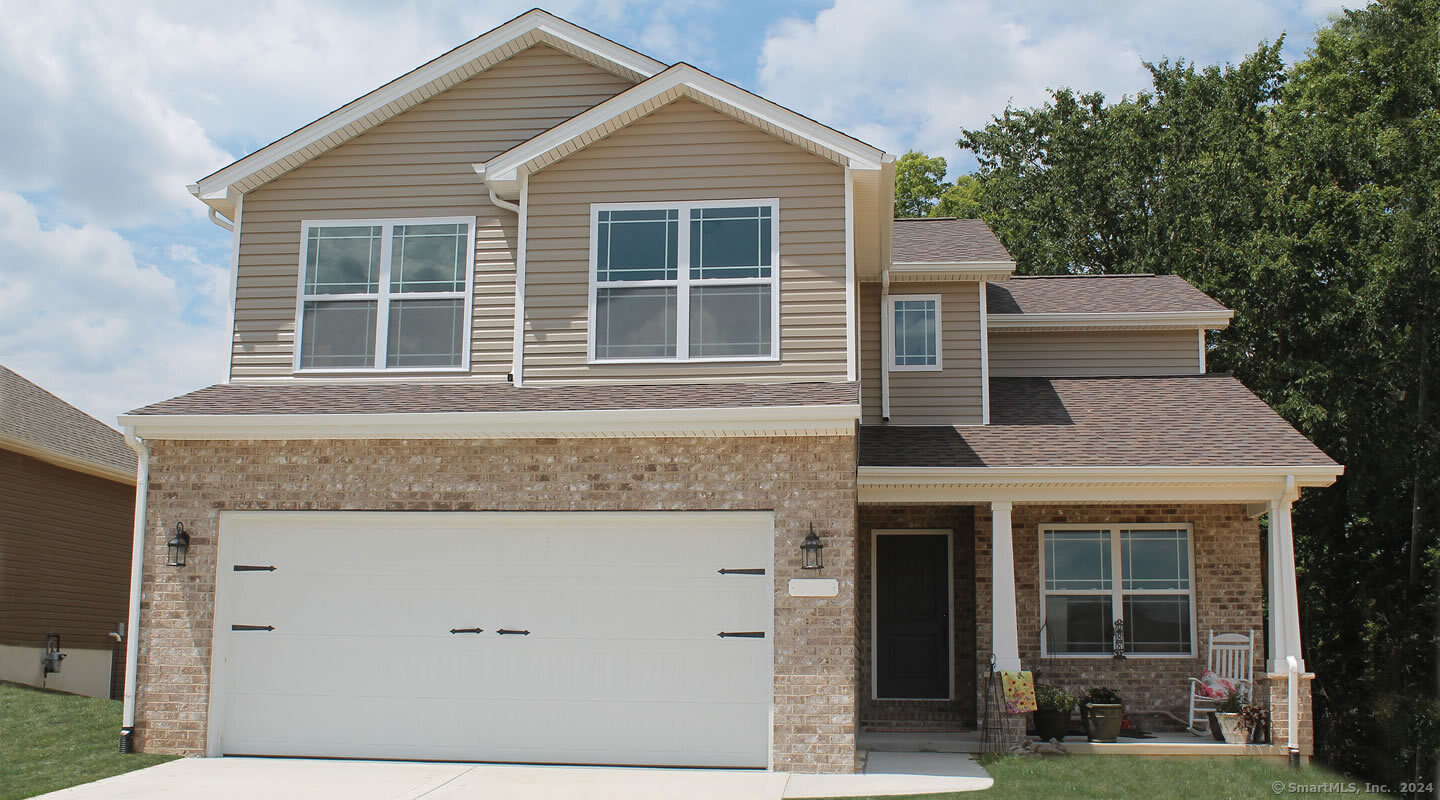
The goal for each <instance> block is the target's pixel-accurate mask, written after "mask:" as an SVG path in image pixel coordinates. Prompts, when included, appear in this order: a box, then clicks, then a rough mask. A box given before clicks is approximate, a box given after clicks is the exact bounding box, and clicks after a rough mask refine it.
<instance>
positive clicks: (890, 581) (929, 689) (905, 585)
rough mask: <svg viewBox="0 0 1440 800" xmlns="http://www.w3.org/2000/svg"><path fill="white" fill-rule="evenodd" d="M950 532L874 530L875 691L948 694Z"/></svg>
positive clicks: (925, 696)
mask: <svg viewBox="0 0 1440 800" xmlns="http://www.w3.org/2000/svg"><path fill="white" fill-rule="evenodd" d="M950 562H951V553H950V532H949V531H914V532H911V531H876V533H875V572H874V575H875V665H874V668H875V696H876V697H877V698H878V699H884V700H947V699H950V693H951V686H950V683H951V681H950V672H951V663H952V661H953V659H952V657H951V653H950V627H951V626H950V586H951V575H950Z"/></svg>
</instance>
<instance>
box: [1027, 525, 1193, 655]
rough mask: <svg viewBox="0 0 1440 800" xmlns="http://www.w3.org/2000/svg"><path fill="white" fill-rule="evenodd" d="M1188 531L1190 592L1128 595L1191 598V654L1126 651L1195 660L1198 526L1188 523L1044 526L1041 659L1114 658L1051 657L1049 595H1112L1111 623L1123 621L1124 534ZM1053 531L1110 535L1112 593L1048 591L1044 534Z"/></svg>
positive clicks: (1040, 540) (1041, 536)
mask: <svg viewBox="0 0 1440 800" xmlns="http://www.w3.org/2000/svg"><path fill="white" fill-rule="evenodd" d="M1181 530H1183V531H1185V550H1186V552H1185V555H1186V560H1187V561H1188V562H1189V567H1190V575H1189V578H1190V588H1189V589H1147V590H1145V591H1134V590H1132V591H1130V592H1128V594H1143V595H1176V596H1186V597H1189V598H1190V650H1189V651H1188V652H1184V653H1131V652H1129V651H1126V653H1125V657H1126V658H1195V657H1196V648H1197V647H1198V646H1199V644H1198V642H1197V641H1196V640H1197V639H1198V638H1199V633H1198V632H1197V625H1196V623H1197V619H1196V617H1197V615H1196V609H1195V526H1194V525H1193V524H1191V523H1188V522H1121V523H1103V524H1085V523H1078V522H1077V523H1063V524H1059V523H1057V524H1053V525H1041V526H1040V530H1039V533H1038V534H1037V536H1036V539H1037V543H1038V545H1039V548H1040V560H1039V563H1040V575H1039V579H1040V580H1039V584H1040V656H1041V657H1042V658H1052V657H1053V658H1113V657H1114V653H1113V652H1111V651H1108V650H1107V651H1106V652H1104V653H1055V654H1053V655H1052V654H1051V653H1050V647H1049V644H1048V643H1047V639H1048V637H1047V636H1046V631H1047V630H1048V628H1047V627H1046V625H1045V598H1046V596H1047V595H1051V594H1056V595H1110V597H1111V600H1110V613H1111V615H1112V616H1111V622H1112V623H1113V622H1114V620H1116V619H1123V618H1124V616H1125V595H1126V594H1127V592H1126V591H1125V590H1124V588H1123V587H1124V575H1123V574H1122V572H1121V568H1122V567H1123V565H1124V559H1123V557H1122V554H1121V553H1122V548H1121V544H1120V532H1121V531H1181ZM1050 531H1107V532H1109V534H1110V578H1111V585H1110V588H1109V589H1063V590H1061V589H1057V590H1055V591H1049V590H1047V589H1046V588H1045V534H1046V533H1048V532H1050Z"/></svg>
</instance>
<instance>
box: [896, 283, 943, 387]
mask: <svg viewBox="0 0 1440 800" xmlns="http://www.w3.org/2000/svg"><path fill="white" fill-rule="evenodd" d="M911 300H920V301H924V302H931V303H934V304H935V363H934V364H896V363H895V304H896V303H897V302H908V301H911ZM884 313H885V318H884V320H882V324H883V325H885V326H886V327H888V328H889V329H890V336H889V337H888V338H887V339H886V347H885V370H886V371H887V372H941V371H943V370H944V369H945V353H944V342H945V318H944V315H943V313H942V312H941V303H940V295H938V294H892V295H889V296H888V301H887V302H886V303H885V306H884Z"/></svg>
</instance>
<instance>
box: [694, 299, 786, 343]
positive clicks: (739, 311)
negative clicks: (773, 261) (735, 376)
mask: <svg viewBox="0 0 1440 800" xmlns="http://www.w3.org/2000/svg"><path fill="white" fill-rule="evenodd" d="M770 309H771V306H770V287H769V286H768V285H760V286H697V287H692V288H691V289H690V355H691V356H696V357H703V356H765V355H769V354H770V330H771V325H770V316H771V314H770Z"/></svg>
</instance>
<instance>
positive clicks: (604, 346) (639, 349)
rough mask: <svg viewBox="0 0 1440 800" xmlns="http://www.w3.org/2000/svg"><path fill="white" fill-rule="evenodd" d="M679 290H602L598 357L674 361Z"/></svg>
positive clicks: (598, 312)
mask: <svg viewBox="0 0 1440 800" xmlns="http://www.w3.org/2000/svg"><path fill="white" fill-rule="evenodd" d="M676 295H677V291H676V289H675V288H674V287H671V286H653V287H644V288H636V289H599V290H597V292H596V296H595V357H596V358H673V357H674V356H675V348H676V341H675V336H676V322H677V315H676V305H675V300H676Z"/></svg>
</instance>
